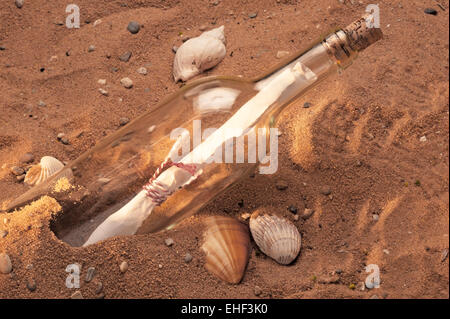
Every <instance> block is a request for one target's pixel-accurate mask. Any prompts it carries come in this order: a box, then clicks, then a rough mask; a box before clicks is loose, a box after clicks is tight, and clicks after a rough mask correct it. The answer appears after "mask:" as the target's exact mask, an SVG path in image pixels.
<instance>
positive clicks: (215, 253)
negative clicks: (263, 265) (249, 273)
mask: <svg viewBox="0 0 450 319" xmlns="http://www.w3.org/2000/svg"><path fill="white" fill-rule="evenodd" d="M206 224H207V229H206V231H205V234H204V242H203V245H202V247H201V248H202V250H203V251H204V252H205V253H206V263H205V268H206V269H207V270H208V271H209V272H210V273H212V274H214V275H215V276H217V277H219V278H220V279H222V280H224V281H226V282H228V283H231V284H237V283H239V282H240V281H241V279H242V277H243V276H244V272H245V268H246V266H247V262H248V258H249V252H250V236H249V234H248V228H247V226H246V225H244V224H242V223H241V222H239V221H238V220H236V219H234V218H231V217H224V216H213V217H209V218H208V219H207V221H206Z"/></svg>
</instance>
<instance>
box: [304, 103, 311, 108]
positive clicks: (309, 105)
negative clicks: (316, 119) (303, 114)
mask: <svg viewBox="0 0 450 319" xmlns="http://www.w3.org/2000/svg"><path fill="white" fill-rule="evenodd" d="M310 107H311V103H309V102H305V103H303V108H305V109H309V108H310Z"/></svg>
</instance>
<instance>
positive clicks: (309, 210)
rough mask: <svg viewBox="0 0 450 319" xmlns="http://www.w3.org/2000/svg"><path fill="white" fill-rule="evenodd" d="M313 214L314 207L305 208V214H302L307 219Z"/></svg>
mask: <svg viewBox="0 0 450 319" xmlns="http://www.w3.org/2000/svg"><path fill="white" fill-rule="evenodd" d="M313 214H314V209H311V208H305V210H304V211H303V214H302V218H303V219H305V220H306V219H308V218H310V217H311V216H312V215H313Z"/></svg>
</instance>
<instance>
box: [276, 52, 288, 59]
mask: <svg viewBox="0 0 450 319" xmlns="http://www.w3.org/2000/svg"><path fill="white" fill-rule="evenodd" d="M288 55H289V51H278V52H277V59H282V58H285V57H287V56H288Z"/></svg>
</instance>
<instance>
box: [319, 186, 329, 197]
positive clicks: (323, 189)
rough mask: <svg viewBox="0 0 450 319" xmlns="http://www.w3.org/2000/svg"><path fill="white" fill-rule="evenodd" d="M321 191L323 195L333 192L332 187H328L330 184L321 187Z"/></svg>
mask: <svg viewBox="0 0 450 319" xmlns="http://www.w3.org/2000/svg"><path fill="white" fill-rule="evenodd" d="M320 193H321V194H323V195H326V196H327V195H330V194H331V189H330V187H328V186H323V187H322V188H321V189H320Z"/></svg>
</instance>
